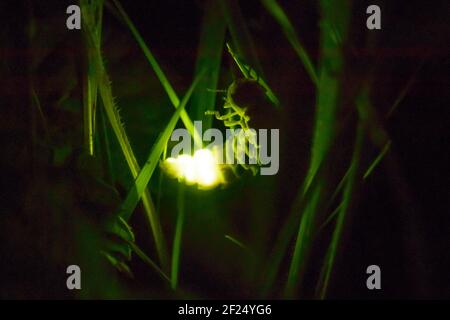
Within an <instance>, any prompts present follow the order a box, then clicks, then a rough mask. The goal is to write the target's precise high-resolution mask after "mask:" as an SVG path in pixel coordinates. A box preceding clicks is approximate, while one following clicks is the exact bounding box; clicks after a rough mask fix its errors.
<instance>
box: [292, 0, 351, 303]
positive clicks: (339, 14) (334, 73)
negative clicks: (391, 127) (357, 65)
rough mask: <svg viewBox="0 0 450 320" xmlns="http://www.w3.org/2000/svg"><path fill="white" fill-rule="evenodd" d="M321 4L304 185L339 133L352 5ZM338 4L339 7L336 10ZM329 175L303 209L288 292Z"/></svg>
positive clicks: (299, 267) (303, 257)
mask: <svg viewBox="0 0 450 320" xmlns="http://www.w3.org/2000/svg"><path fill="white" fill-rule="evenodd" d="M320 4H321V11H322V17H321V20H322V21H321V23H320V25H321V57H320V77H319V82H318V97H317V105H316V116H315V128H314V133H313V142H312V147H311V160H310V165H309V169H308V173H307V175H306V178H305V185H310V183H311V181H312V180H313V179H314V177H315V176H316V173H317V171H318V169H319V167H320V166H321V164H322V163H323V161H325V162H329V161H332V159H327V158H326V156H327V154H329V150H330V147H331V144H332V141H333V139H334V138H335V135H336V122H337V120H336V112H337V107H338V97H339V88H340V74H341V73H342V69H343V63H344V59H343V53H342V45H343V42H344V41H336V37H335V35H336V33H337V34H339V35H340V37H341V39H345V38H346V34H347V29H348V22H349V14H350V8H349V6H348V5H342V3H340V2H339V1H337V0H322V1H320ZM337 7H339V8H340V10H336V8H337ZM326 186H327V180H326V177H324V178H323V179H321V181H319V182H318V183H317V184H316V185H315V187H314V189H313V190H312V195H311V197H310V198H309V199H308V200H307V203H306V206H305V208H304V210H303V212H302V217H301V219H300V224H299V227H298V233H297V238H296V241H295V247H294V252H293V255H292V260H291V265H290V268H289V274H288V280H287V283H286V291H285V293H286V295H287V296H288V297H290V296H292V295H293V294H294V293H295V290H296V289H297V288H298V285H299V281H300V279H301V277H302V276H303V272H304V270H305V264H306V260H307V258H308V255H309V251H310V246H311V240H312V237H313V228H314V225H315V219H316V216H317V212H318V211H319V210H320V205H321V204H322V202H323V201H324V200H325V199H326V192H325V190H326Z"/></svg>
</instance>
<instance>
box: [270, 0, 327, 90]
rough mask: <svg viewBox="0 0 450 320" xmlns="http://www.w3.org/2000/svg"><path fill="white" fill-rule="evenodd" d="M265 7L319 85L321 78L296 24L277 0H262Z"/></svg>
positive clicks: (312, 78) (310, 75) (314, 81)
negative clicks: (319, 78)
mask: <svg viewBox="0 0 450 320" xmlns="http://www.w3.org/2000/svg"><path fill="white" fill-rule="evenodd" d="M261 1H262V3H263V5H264V7H265V8H266V9H267V11H268V12H269V13H270V14H271V15H272V16H273V17H274V19H275V20H276V21H277V22H278V24H279V25H280V26H281V29H282V30H283V33H284V34H285V36H286V38H287V39H288V41H289V43H290V44H291V46H292V47H293V48H294V50H295V52H296V53H297V55H298V56H299V58H300V60H301V61H302V62H303V65H304V66H305V69H306V72H308V75H309V77H310V78H311V80H312V82H313V83H314V84H315V85H318V83H319V80H318V77H317V73H316V69H315V67H314V65H313V63H312V62H311V59H310V57H309V55H308V53H307V52H306V50H305V48H304V46H303V45H302V43H301V42H300V40H299V37H298V36H297V33H296V32H295V29H294V26H293V25H292V23H291V21H290V20H289V18H288V17H287V15H286V13H285V12H284V10H283V8H282V7H281V6H280V5H279V4H278V3H277V1H276V0H261Z"/></svg>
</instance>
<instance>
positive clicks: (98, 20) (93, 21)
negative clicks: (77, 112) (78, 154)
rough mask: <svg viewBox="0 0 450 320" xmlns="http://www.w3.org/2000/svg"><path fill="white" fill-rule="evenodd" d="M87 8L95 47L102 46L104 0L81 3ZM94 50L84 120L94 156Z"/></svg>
mask: <svg viewBox="0 0 450 320" xmlns="http://www.w3.org/2000/svg"><path fill="white" fill-rule="evenodd" d="M81 5H82V7H84V8H85V11H84V12H85V16H84V18H85V19H87V20H88V22H87V23H88V24H89V25H90V26H91V29H90V32H92V33H93V38H94V42H95V45H96V46H98V47H100V46H101V33H102V20H103V0H97V1H92V2H87V1H85V0H82V1H81ZM92 54H93V52H92V50H90V49H88V50H87V53H86V56H87V61H86V63H87V74H86V77H85V78H84V81H83V109H84V110H83V118H84V126H83V128H84V139H85V145H86V150H87V151H88V153H89V154H90V155H93V154H94V135H95V122H96V121H95V115H96V108H97V96H98V83H97V80H96V76H95V66H94V65H93V63H92V60H93V59H92Z"/></svg>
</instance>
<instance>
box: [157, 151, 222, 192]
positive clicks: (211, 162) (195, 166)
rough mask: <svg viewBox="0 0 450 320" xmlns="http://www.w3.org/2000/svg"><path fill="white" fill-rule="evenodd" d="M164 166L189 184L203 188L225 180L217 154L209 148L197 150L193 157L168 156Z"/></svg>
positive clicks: (170, 172) (170, 173)
mask: <svg viewBox="0 0 450 320" xmlns="http://www.w3.org/2000/svg"><path fill="white" fill-rule="evenodd" d="M162 167H163V169H165V171H166V172H167V173H168V174H169V175H172V176H174V177H175V178H178V179H179V180H183V181H184V182H185V183H187V184H197V185H198V186H199V188H201V189H209V188H213V187H215V186H217V185H218V184H220V183H223V182H224V181H223V176H222V172H221V171H220V167H219V166H218V164H217V159H216V156H215V154H214V153H213V152H212V151H211V150H209V149H200V150H197V151H196V152H195V153H194V156H193V157H192V156H190V155H185V154H184V155H180V156H178V157H176V158H167V159H166V160H164V162H163V164H162Z"/></svg>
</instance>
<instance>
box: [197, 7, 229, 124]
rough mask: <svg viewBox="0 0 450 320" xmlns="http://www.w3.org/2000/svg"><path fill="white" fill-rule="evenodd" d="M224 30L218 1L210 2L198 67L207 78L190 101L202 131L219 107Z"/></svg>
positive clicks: (201, 37) (202, 81) (224, 25)
mask: <svg viewBox="0 0 450 320" xmlns="http://www.w3.org/2000/svg"><path fill="white" fill-rule="evenodd" d="M225 30H226V23H225V18H224V17H223V14H222V10H220V5H219V0H211V1H207V2H206V8H205V13H204V17H203V25H202V31H201V35H200V43H199V46H198V53H197V62H196V66H195V72H196V74H197V73H198V72H200V71H202V70H204V71H205V76H204V77H203V78H202V80H201V81H200V83H199V84H198V87H197V89H196V90H195V92H194V93H193V94H192V100H191V101H192V102H191V114H192V115H193V117H194V119H196V120H202V125H203V130H207V129H209V128H210V127H211V124H212V121H213V117H205V112H206V111H207V110H212V109H214V106H215V103H216V93H215V92H214V91H216V89H217V83H218V79H219V72H220V64H221V61H222V54H223V44H224V40H225Z"/></svg>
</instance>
